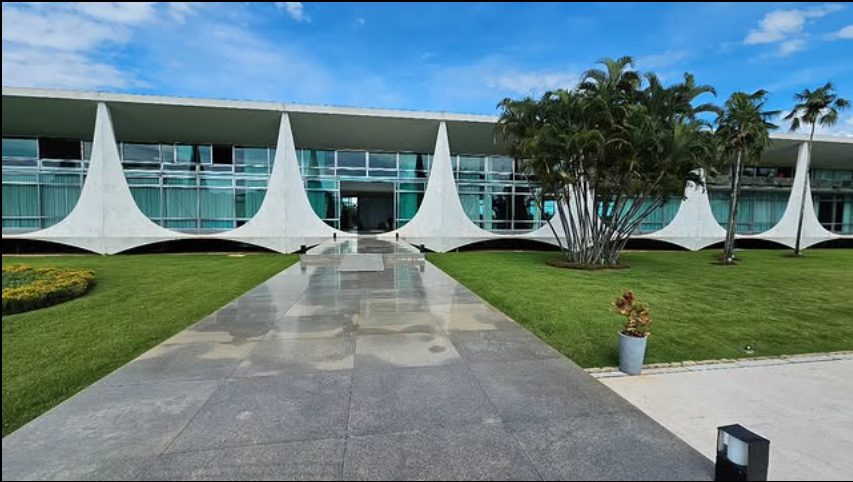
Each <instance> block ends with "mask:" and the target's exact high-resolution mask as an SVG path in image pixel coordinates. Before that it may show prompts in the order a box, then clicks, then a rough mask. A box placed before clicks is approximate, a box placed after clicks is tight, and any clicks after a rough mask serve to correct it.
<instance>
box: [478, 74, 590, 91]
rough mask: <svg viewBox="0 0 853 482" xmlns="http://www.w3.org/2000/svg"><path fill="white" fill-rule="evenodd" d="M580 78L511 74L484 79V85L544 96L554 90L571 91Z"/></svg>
mask: <svg viewBox="0 0 853 482" xmlns="http://www.w3.org/2000/svg"><path fill="white" fill-rule="evenodd" d="M579 80H580V76H579V75H578V74H577V73H574V72H547V71H540V72H523V71H522V72H511V73H503V74H499V75H489V76H486V77H483V83H484V84H485V85H486V86H487V87H489V88H491V89H497V90H500V91H503V92H509V93H513V94H520V95H528V94H544V93H545V92H547V91H549V90H554V89H571V88H573V87H574V86H576V85H577V84H578V81H579Z"/></svg>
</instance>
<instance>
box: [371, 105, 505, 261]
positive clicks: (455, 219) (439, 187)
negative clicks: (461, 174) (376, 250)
mask: <svg viewBox="0 0 853 482" xmlns="http://www.w3.org/2000/svg"><path fill="white" fill-rule="evenodd" d="M398 234H399V236H400V238H401V239H404V240H405V241H407V242H409V243H411V244H414V245H424V246H425V247H427V248H428V249H431V250H433V251H438V252H447V251H451V250H453V249H456V248H458V247H461V246H465V245H467V244H472V243H476V242H479V241H486V240H490V239H498V238H501V237H503V236H499V235H496V234H493V233H490V232H488V231H486V230H484V229H481V228H479V227H478V226H477V225H475V224H474V223H473V222H472V221H471V219H469V218H468V215H467V214H465V210H464V209H463V208H462V202H461V201H460V200H459V192H458V190H457V189H456V180H455V179H454V177H453V165H452V162H451V156H450V141H449V140H448V137H447V124H445V122H444V121H442V122H441V124H440V125H439V127H438V136H437V138H436V142H435V154H434V156H433V159H432V167H431V168H430V174H429V181H428V182H427V187H426V192H425V193H424V200H423V202H422V203H421V207H420V208H419V209H418V212H417V213H416V214H415V217H414V218H412V220H411V221H409V222H408V224H406V225H405V226H403V227H402V228H400V229H398V230H396V231H392V232H390V233H386V234H383V235H381V236H380V237H382V238H389V237H395V236H397V235H398Z"/></svg>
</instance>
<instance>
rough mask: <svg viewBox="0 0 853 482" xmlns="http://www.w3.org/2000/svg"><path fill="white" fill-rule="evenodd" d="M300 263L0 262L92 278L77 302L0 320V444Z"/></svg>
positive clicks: (267, 259)
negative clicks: (0, 398) (0, 425)
mask: <svg viewBox="0 0 853 482" xmlns="http://www.w3.org/2000/svg"><path fill="white" fill-rule="evenodd" d="M297 260H298V257H296V256H277V255H254V256H247V257H244V258H237V257H229V256H212V255H211V256H204V255H198V256H115V257H94V256H81V257H44V258H14V257H5V256H4V257H3V266H9V265H13V264H26V265H29V266H34V267H45V266H58V267H63V268H79V269H92V270H94V271H95V272H96V274H97V277H98V280H97V283H98V284H97V286H96V287H95V288H94V289H93V290H92V292H90V293H89V294H88V295H86V296H84V297H83V298H80V299H77V300H74V301H70V302H68V303H65V304H62V305H59V306H55V307H52V308H47V309H44V310H39V311H33V312H30V313H25V314H21V315H15V316H3V322H2V324H3V436H4V437H5V436H6V435H8V434H9V433H11V432H12V431H14V430H16V429H17V428H19V427H21V426H22V425H23V424H25V423H27V422H28V421H30V420H32V419H33V418H35V417H37V416H39V415H40V414H42V413H44V412H45V411H47V410H49V409H50V408H51V407H54V406H56V405H57V404H59V403H61V402H62V401H63V400H65V399H67V398H68V397H70V396H72V395H74V394H75V393H77V392H78V391H80V390H82V389H84V388H86V387H87V386H89V385H91V384H92V383H94V382H96V381H97V380H99V379H101V378H102V377H104V376H105V375H107V374H109V373H110V372H112V371H113V370H115V369H117V368H119V367H121V366H122V365H124V364H126V363H127V362H129V361H131V360H133V359H134V358H136V357H137V356H139V355H141V354H142V353H144V352H146V351H148V350H149V349H151V348H153V347H155V346H157V345H158V344H159V343H161V342H162V341H164V340H166V339H167V338H170V337H171V336H173V335H175V334H177V333H178V332H180V331H181V330H183V329H184V328H186V327H188V326H189V325H191V324H193V323H194V322H196V321H198V320H200V319H201V318H203V317H204V316H206V315H208V314H210V313H212V312H214V311H216V310H217V309H218V308H220V307H222V306H223V305H225V304H227V303H228V302H230V301H231V300H233V299H235V298H236V297H238V296H239V295H241V294H243V293H245V292H246V291H248V290H250V289H251V288H253V287H255V286H257V285H258V284H260V283H262V282H263V281H265V280H267V279H269V278H270V277H271V276H273V275H274V274H276V273H278V272H279V271H281V270H283V269H284V268H286V267H287V266H289V265H291V264H293V263H294V262H296V261H297Z"/></svg>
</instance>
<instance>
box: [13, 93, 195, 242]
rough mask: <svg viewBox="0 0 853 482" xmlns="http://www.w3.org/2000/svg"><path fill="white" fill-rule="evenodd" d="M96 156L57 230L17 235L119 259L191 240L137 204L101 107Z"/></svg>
mask: <svg viewBox="0 0 853 482" xmlns="http://www.w3.org/2000/svg"><path fill="white" fill-rule="evenodd" d="M97 109H98V110H97V117H96V119H95V134H94V136H93V139H92V156H91V159H90V162H89V170H88V172H87V174H86V182H85V183H84V185H83V189H82V192H81V193H80V199H79V200H78V201H77V205H76V206H75V207H74V209H73V210H72V211H71V213H70V214H69V215H68V216H67V217H66V218H65V219H63V220H62V221H60V222H59V223H57V224H56V225H54V226H52V227H50V228H47V229H43V230H41V231H37V232H34V233H29V234H26V235H21V236H16V238H20V239H33V240H39V241H49V242H53V243H59V244H64V245H68V246H73V247H76V248H80V249H85V250H88V251H92V252H94V253H98V254H115V253H119V252H122V251H126V250H128V249H132V248H135V247H138V246H143V245H146V244H151V243H157V242H161V241H169V240H174V239H183V238H186V237H187V236H185V235H182V234H180V233H176V232H174V231H169V230H167V229H164V228H161V227H160V226H158V225H157V224H155V223H154V222H153V221H151V220H150V219H148V217H147V216H145V214H143V213H142V211H141V210H140V209H139V207H138V206H137V205H136V201H135V200H134V199H133V195H132V194H131V193H130V187H128V185H127V180H126V179H125V176H124V169H123V167H122V164H121V159H120V157H119V152H118V145H117V144H116V139H115V132H114V130H113V124H112V119H111V117H110V112H109V108H108V107H107V105H106V104H105V103H103V102H99V103H98V107H97Z"/></svg>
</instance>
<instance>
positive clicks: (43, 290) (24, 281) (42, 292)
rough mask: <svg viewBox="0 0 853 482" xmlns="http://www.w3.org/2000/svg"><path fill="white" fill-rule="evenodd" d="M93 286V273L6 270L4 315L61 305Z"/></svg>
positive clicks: (39, 269)
mask: <svg viewBox="0 0 853 482" xmlns="http://www.w3.org/2000/svg"><path fill="white" fill-rule="evenodd" d="M7 278H8V282H7ZM7 286H8V287H7ZM93 286H95V273H94V272H92V271H86V270H70V269H57V268H38V269H36V268H30V267H28V266H10V267H8V268H3V315H4V316H5V315H14V314H17V313H24V312H27V311H32V310H38V309H41V308H46V307H48V306H54V305H58V304H60V303H64V302H66V301H70V300H73V299H75V298H79V297H81V296H83V295H85V294H86V293H87V292H88V291H89V290H90V289H91V288H92V287H93Z"/></svg>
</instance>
